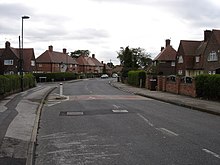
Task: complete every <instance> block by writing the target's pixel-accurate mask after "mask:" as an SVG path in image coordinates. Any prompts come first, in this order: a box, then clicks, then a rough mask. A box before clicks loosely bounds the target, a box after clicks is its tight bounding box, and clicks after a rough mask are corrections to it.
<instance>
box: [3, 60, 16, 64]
mask: <svg viewBox="0 0 220 165" xmlns="http://www.w3.org/2000/svg"><path fill="white" fill-rule="evenodd" d="M13 64H14V60H4V65H13Z"/></svg>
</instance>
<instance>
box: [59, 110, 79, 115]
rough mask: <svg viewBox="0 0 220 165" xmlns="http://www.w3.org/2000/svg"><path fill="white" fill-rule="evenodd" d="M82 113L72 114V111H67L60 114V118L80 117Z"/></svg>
mask: <svg viewBox="0 0 220 165" xmlns="http://www.w3.org/2000/svg"><path fill="white" fill-rule="evenodd" d="M82 115H83V112H73V111H68V112H60V116H82Z"/></svg>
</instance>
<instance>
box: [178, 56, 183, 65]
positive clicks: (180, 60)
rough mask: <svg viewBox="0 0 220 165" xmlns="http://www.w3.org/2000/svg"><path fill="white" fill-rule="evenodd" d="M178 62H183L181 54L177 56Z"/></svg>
mask: <svg viewBox="0 0 220 165" xmlns="http://www.w3.org/2000/svg"><path fill="white" fill-rule="evenodd" d="M178 63H179V64H180V63H183V56H179V58H178Z"/></svg>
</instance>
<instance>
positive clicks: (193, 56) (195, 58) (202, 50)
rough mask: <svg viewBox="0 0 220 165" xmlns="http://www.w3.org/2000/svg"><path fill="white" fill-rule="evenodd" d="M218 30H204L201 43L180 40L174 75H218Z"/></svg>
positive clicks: (219, 63)
mask: <svg viewBox="0 0 220 165" xmlns="http://www.w3.org/2000/svg"><path fill="white" fill-rule="evenodd" d="M219 57H220V30H212V31H211V30H205V31H204V40H203V41H190V40H181V41H180V44H179V48H178V51H177V59H176V73H177V74H178V75H183V76H190V77H193V76H196V75H199V74H203V73H209V74H220V59H219Z"/></svg>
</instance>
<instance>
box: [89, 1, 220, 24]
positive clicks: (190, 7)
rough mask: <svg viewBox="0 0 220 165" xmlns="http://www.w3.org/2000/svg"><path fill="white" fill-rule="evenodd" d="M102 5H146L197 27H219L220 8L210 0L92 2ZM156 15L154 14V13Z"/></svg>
mask: <svg viewBox="0 0 220 165" xmlns="http://www.w3.org/2000/svg"><path fill="white" fill-rule="evenodd" d="M91 1H96V2H102V3H106V2H108V3H126V4H136V5H142V6H143V5H145V6H148V7H152V8H155V13H156V12H157V11H160V12H161V11H164V12H169V13H171V14H172V15H174V16H175V17H177V18H179V19H180V20H181V21H184V22H186V23H188V24H189V25H192V26H195V27H201V26H202V27H216V26H219V25H220V24H219V17H220V12H219V11H220V7H219V6H215V5H214V4H213V3H211V1H209V0H120V1H118V0H91ZM152 14H154V13H152ZM168 19H169V18H168Z"/></svg>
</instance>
